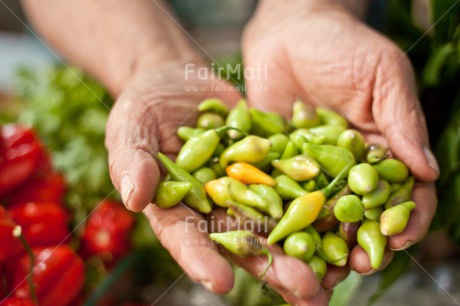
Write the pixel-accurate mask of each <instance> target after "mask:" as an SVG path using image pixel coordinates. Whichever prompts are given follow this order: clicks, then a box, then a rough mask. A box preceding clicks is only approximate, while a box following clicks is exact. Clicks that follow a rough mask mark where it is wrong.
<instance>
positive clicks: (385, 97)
mask: <svg viewBox="0 0 460 306" xmlns="http://www.w3.org/2000/svg"><path fill="white" fill-rule="evenodd" d="M305 3H308V4H305ZM312 3H314V4H312ZM318 3H321V4H318ZM271 5H276V4H274V2H263V3H262V4H261V6H260V7H259V9H258V12H257V13H256V15H255V16H254V17H253V19H252V21H251V22H250V24H249V25H248V26H247V28H246V30H245V33H244V37H243V55H244V61H245V65H246V66H247V67H251V66H254V67H257V64H258V63H265V62H266V63H269V64H270V67H271V68H270V70H269V72H268V79H267V80H258V79H253V80H247V86H248V99H249V103H251V104H252V106H255V107H258V108H260V109H263V110H273V111H277V112H280V113H282V114H284V115H285V116H290V112H291V108H292V104H291V103H290V102H293V101H294V99H295V98H296V97H300V98H301V99H302V100H303V101H305V102H306V103H310V104H312V105H315V106H323V107H328V108H331V109H333V110H335V111H337V112H339V113H341V114H343V115H344V116H345V117H346V118H347V120H349V121H350V122H351V124H352V125H353V126H354V127H355V128H356V129H358V130H359V131H361V132H362V133H363V134H364V136H365V137H366V140H367V141H372V142H380V143H383V144H386V145H388V146H389V148H390V149H391V151H392V152H393V154H394V155H395V156H396V157H397V158H399V159H401V160H402V161H403V162H405V163H406V164H407V165H408V167H409V168H410V170H411V172H412V173H413V175H414V176H415V177H416V178H417V179H418V182H417V184H416V186H415V188H414V193H413V198H414V201H415V202H416V203H417V208H416V209H414V211H413V212H412V215H411V217H410V220H409V224H408V226H407V228H406V229H405V230H404V232H403V233H401V234H399V235H396V236H394V237H391V238H390V239H389V246H390V248H392V249H395V250H396V249H405V248H407V247H408V246H409V245H410V244H413V243H415V242H417V241H419V240H420V239H421V238H423V236H424V235H425V233H426V231H427V229H428V226H429V223H430V220H431V218H432V216H433V214H434V211H435V208H436V198H435V192H434V186H433V184H432V183H431V182H433V181H434V180H435V179H436V178H437V175H438V173H437V172H436V170H434V169H433V168H436V163H435V161H434V159H427V157H426V156H425V154H424V151H423V146H428V138H427V132H426V128H425V122H424V120H423V115H422V113H421V110H420V106H419V103H418V100H417V97H416V92H415V85H414V80H413V73H412V70H411V67H410V64H409V62H408V60H407V58H405V57H404V55H403V53H402V52H401V51H400V50H399V49H398V48H397V47H395V46H394V44H392V43H391V42H390V41H388V40H387V39H386V38H384V37H382V36H381V35H379V34H377V33H376V32H374V31H372V30H370V29H369V28H368V27H366V26H365V25H363V24H362V23H360V22H359V21H358V20H356V19H355V18H354V17H352V16H351V15H350V14H349V13H347V12H346V11H345V10H344V9H343V8H341V7H339V6H337V5H335V4H330V3H328V2H326V1H324V2H313V1H312V2H310V1H307V2H305V1H299V3H297V1H296V2H294V1H293V2H292V4H291V5H289V6H286V7H281V8H277V9H273V8H271V7H270V6H271ZM304 6H305V7H304ZM183 69H184V65H183V64H177V65H171V66H166V65H164V66H163V67H158V68H157V69H156V70H152V71H149V72H143V73H142V74H139V75H138V76H137V77H136V78H134V80H133V81H132V82H131V84H130V85H129V86H127V87H126V89H125V90H124V92H123V94H122V95H121V96H120V97H119V98H118V101H117V102H116V105H115V107H114V108H113V110H112V113H111V115H110V119H109V123H108V126H107V141H106V144H107V148H108V150H109V160H110V171H111V176H112V180H113V182H114V185H115V187H116V188H117V189H118V190H119V191H120V192H121V194H122V197H123V200H124V202H125V204H126V205H127V207H128V208H129V209H132V210H134V211H141V210H142V211H143V212H144V213H145V214H146V216H147V217H148V218H149V219H150V222H151V225H152V228H153V229H154V231H155V233H156V234H157V236H158V237H159V239H160V240H161V242H162V243H163V245H164V246H165V247H166V248H167V249H168V250H169V251H170V252H171V254H172V256H173V257H174V258H175V259H176V260H177V261H178V263H179V264H180V265H181V266H182V268H183V269H184V270H185V272H186V273H187V274H188V275H189V276H190V277H191V278H192V279H194V280H195V281H198V282H201V283H202V284H203V285H205V286H206V287H207V288H208V289H210V290H212V291H214V292H217V293H225V292H227V291H229V290H230V289H231V288H232V286H233V281H234V278H233V273H232V269H231V266H230V265H229V263H228V262H227V261H226V260H225V258H224V257H223V256H222V255H221V254H220V253H219V251H218V249H217V248H216V247H215V246H214V245H213V244H212V243H211V242H210V240H209V238H208V236H207V234H206V233H202V232H200V231H199V230H198V222H199V220H203V217H202V216H201V215H199V214H197V213H196V212H194V211H193V210H191V209H189V208H188V207H186V206H185V205H178V206H176V207H174V208H172V209H168V210H164V209H160V208H158V207H157V206H156V205H148V203H149V202H150V201H151V199H152V198H153V195H154V192H155V189H156V186H157V184H158V182H159V179H160V177H161V173H163V174H164V171H163V172H162V171H160V166H159V163H158V162H157V160H156V159H155V157H154V156H155V154H156V153H157V152H158V151H162V152H165V153H166V154H168V155H169V156H171V157H173V156H174V155H175V154H176V153H177V152H178V150H179V148H180V146H181V142H180V141H179V139H178V138H177V136H175V131H176V129H177V127H178V126H181V125H193V123H194V120H196V115H197V113H196V111H194V109H195V108H196V105H197V104H198V103H199V102H200V101H201V100H203V99H204V98H206V97H210V96H215V97H218V98H221V99H222V100H224V101H226V102H227V103H228V104H229V106H230V107H232V106H233V105H235V103H236V102H237V100H238V98H239V95H238V94H237V93H235V92H234V91H233V90H227V91H225V90H224V89H225V88H227V89H228V88H229V86H230V85H228V84H225V83H223V82H221V81H216V80H199V79H196V78H195V79H189V80H184V77H183V76H184V70H183ZM261 84H262V85H263V86H266V87H267V88H268V90H267V91H266V92H264V91H262V92H260V91H251V87H255V86H259V85H261ZM186 85H198V86H205V87H206V90H199V91H197V92H194V91H185V90H184V86H186ZM216 88H219V89H220V90H218V91H215V92H213V90H215V89H216ZM203 89H204V88H203ZM428 163H430V165H431V167H430V165H429V164H428ZM215 214H216V215H215V217H216V218H226V217H225V215H224V214H223V212H215ZM190 217H193V219H190ZM192 221H193V222H192ZM189 223H190V226H188V225H187V224H189ZM191 223H194V224H195V225H196V226H193V225H192V224H191ZM194 238H198V239H200V238H202V239H204V240H203V241H201V242H198V243H191V242H190V241H191V240H188V241H187V239H194ZM271 250H272V251H273V253H274V263H273V265H272V267H271V268H270V269H269V271H268V273H267V274H266V275H265V280H266V281H267V282H268V283H269V284H270V285H271V286H272V287H273V288H275V289H276V290H277V291H278V292H279V293H280V294H282V295H283V297H284V298H285V299H286V300H287V301H288V302H289V303H291V304H294V305H307V304H308V305H324V304H327V301H328V299H329V298H330V294H331V291H330V290H328V289H331V288H333V287H334V286H335V285H336V284H337V282H339V281H340V280H342V279H344V278H345V277H346V275H347V274H348V271H347V269H344V268H338V267H331V268H329V270H328V274H327V275H326V277H325V279H324V280H323V282H322V284H321V285H322V286H320V284H319V283H318V282H317V281H316V278H315V276H314V275H313V273H312V272H311V270H310V269H309V268H308V266H306V265H305V264H304V263H302V262H301V261H300V260H298V259H295V258H291V257H287V256H285V255H283V254H282V251H281V248H279V247H277V246H274V247H271ZM223 254H225V255H229V254H227V253H226V252H223ZM392 255H393V253H392V251H390V250H387V252H386V253H385V258H384V263H383V264H382V268H383V267H384V266H386V265H387V264H388V263H389V261H390V260H391V258H392ZM230 257H231V258H232V259H233V260H234V261H235V262H236V263H237V264H239V265H240V266H242V267H243V268H245V269H246V270H248V271H249V272H251V273H252V274H254V275H257V274H258V273H259V272H260V271H262V270H263V269H264V268H265V266H266V258H265V257H248V258H245V259H241V258H235V257H234V256H230ZM349 262H350V267H351V269H354V270H356V271H358V272H360V273H363V274H368V273H372V272H373V271H372V270H371V267H370V264H369V260H368V257H367V255H366V254H365V252H364V251H363V249H362V248H360V247H359V246H356V247H355V248H354V249H353V250H352V252H351V255H350V259H349Z"/></svg>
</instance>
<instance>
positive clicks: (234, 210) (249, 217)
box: [226, 200, 277, 234]
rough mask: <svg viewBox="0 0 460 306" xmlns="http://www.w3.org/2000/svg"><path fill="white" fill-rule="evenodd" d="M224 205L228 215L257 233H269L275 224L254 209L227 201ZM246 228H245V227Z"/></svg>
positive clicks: (271, 219) (272, 220)
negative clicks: (226, 207) (228, 212)
mask: <svg viewBox="0 0 460 306" xmlns="http://www.w3.org/2000/svg"><path fill="white" fill-rule="evenodd" d="M226 205H227V206H228V207H229V209H228V210H229V211H230V214H231V215H233V216H235V217H236V219H237V220H238V222H239V223H240V224H243V225H245V226H246V225H247V224H249V226H252V227H253V228H254V231H256V232H258V233H265V234H268V233H270V232H271V231H272V230H273V229H274V228H275V226H276V224H277V222H276V221H275V220H274V219H273V218H271V217H268V216H265V215H263V214H262V213H260V212H259V211H257V210H256V209H254V208H252V207H249V206H247V205H244V204H240V203H237V202H235V201H231V200H228V201H227V203H226ZM245 228H246V227H245Z"/></svg>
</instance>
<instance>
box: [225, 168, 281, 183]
mask: <svg viewBox="0 0 460 306" xmlns="http://www.w3.org/2000/svg"><path fill="white" fill-rule="evenodd" d="M225 171H226V172H227V175H228V176H229V177H232V178H234V179H237V180H239V181H240V182H242V183H244V184H265V185H268V186H272V187H273V186H275V185H276V181H275V179H274V178H272V177H271V176H270V175H268V174H266V173H265V172H263V171H262V170H260V169H258V168H256V167H254V166H253V165H250V164H248V163H245V162H237V163H234V164H232V165H230V166H228V167H227V168H226V169H225Z"/></svg>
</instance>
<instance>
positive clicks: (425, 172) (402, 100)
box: [372, 49, 439, 182]
mask: <svg viewBox="0 0 460 306" xmlns="http://www.w3.org/2000/svg"><path fill="white" fill-rule="evenodd" d="M379 64H380V65H379V67H378V68H377V75H376V79H375V83H374V88H373V100H374V102H373V108H372V113H373V116H374V119H375V122H376V124H377V127H378V129H379V130H380V132H381V133H382V134H383V135H384V136H385V138H386V139H387V141H388V145H389V147H390V149H391V151H392V152H393V153H394V154H395V155H396V157H397V158H399V159H401V160H402V161H403V162H404V163H405V164H406V165H407V166H408V167H409V169H410V170H411V172H412V174H413V175H414V176H415V177H416V178H418V179H420V180H423V181H427V182H432V181H434V180H436V179H437V178H438V175H439V168H438V165H437V162H436V159H435V158H434V156H433V154H432V153H431V151H430V150H429V142H428V135H427V130H426V124H425V119H424V115H423V113H422V110H421V108H420V103H419V101H418V99H417V94H416V88H415V82H414V77H413V73H412V68H411V66H410V63H409V60H408V59H407V58H406V57H405V55H404V54H403V53H402V52H401V51H399V50H397V49H390V50H387V52H386V53H382V55H381V59H380V63H379Z"/></svg>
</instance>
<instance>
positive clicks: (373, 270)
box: [361, 269, 375, 275]
mask: <svg viewBox="0 0 460 306" xmlns="http://www.w3.org/2000/svg"><path fill="white" fill-rule="evenodd" d="M374 272H375V269H370V270H369V271H367V272H364V273H361V275H371V274H373V273H374Z"/></svg>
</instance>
